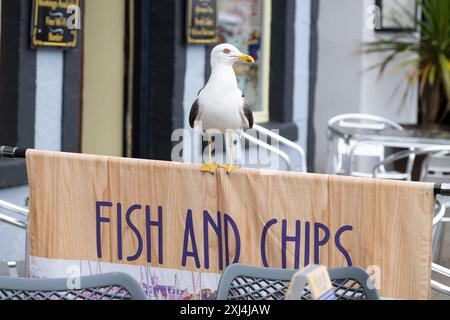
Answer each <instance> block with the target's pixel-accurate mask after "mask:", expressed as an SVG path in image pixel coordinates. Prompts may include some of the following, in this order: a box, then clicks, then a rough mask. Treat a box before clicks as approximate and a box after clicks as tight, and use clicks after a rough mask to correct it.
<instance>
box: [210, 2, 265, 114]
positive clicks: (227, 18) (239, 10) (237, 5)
mask: <svg viewBox="0 0 450 320" xmlns="http://www.w3.org/2000/svg"><path fill="white" fill-rule="evenodd" d="M271 5H272V4H271V1H266V0H228V1H221V2H220V9H219V10H220V12H219V27H220V39H219V42H221V43H223V42H228V43H231V44H233V45H235V46H236V47H238V48H239V49H240V50H241V51H242V52H243V53H249V54H250V55H252V56H253V58H255V64H253V65H248V64H244V63H238V64H236V65H235V71H236V75H237V78H238V83H239V87H240V88H241V90H242V91H243V93H244V95H245V97H246V99H247V101H248V102H249V103H250V104H251V105H252V106H253V113H254V117H255V121H256V122H268V121H269V64H270V25H271Z"/></svg>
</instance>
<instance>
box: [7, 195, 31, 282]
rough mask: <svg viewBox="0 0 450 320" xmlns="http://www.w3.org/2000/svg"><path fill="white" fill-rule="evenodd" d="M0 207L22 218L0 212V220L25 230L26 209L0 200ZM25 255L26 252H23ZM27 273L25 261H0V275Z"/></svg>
mask: <svg viewBox="0 0 450 320" xmlns="http://www.w3.org/2000/svg"><path fill="white" fill-rule="evenodd" d="M0 208H1V209H4V210H6V211H9V212H14V213H16V214H19V215H21V216H22V217H24V219H17V218H13V217H10V216H9V215H6V214H3V213H0V222H2V223H6V224H8V225H11V226H13V227H15V228H17V229H20V231H22V232H23V231H25V232H27V228H28V209H26V208H22V207H19V206H17V205H15V204H12V203H9V202H6V201H3V200H0ZM25 256H26V253H25ZM26 274H27V268H26V262H25V261H23V260H21V261H0V276H10V277H25V276H26Z"/></svg>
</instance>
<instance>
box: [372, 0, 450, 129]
mask: <svg viewBox="0 0 450 320" xmlns="http://www.w3.org/2000/svg"><path fill="white" fill-rule="evenodd" d="M418 8H419V12H421V18H419V17H417V16H416V14H412V13H411V12H408V11H407V10H406V9H405V8H400V9H401V10H403V11H404V12H405V14H404V17H405V18H406V20H408V21H405V22H403V23H402V22H400V21H399V20H398V19H396V18H395V17H392V18H391V19H392V22H393V23H394V24H395V25H396V26H397V27H398V28H401V29H404V28H405V27H404V26H405V24H407V25H411V23H412V24H413V25H416V26H418V29H419V30H420V32H417V31H415V30H411V31H407V32H405V33H401V34H396V35H394V36H391V37H390V38H389V39H380V40H376V41H372V42H367V43H364V45H363V48H364V49H363V52H365V53H385V54H386V57H385V58H384V59H383V60H382V61H381V62H380V63H379V64H377V65H376V66H374V67H376V68H379V71H380V75H381V74H383V73H385V71H386V69H387V68H388V66H391V65H392V64H394V61H397V64H395V65H394V66H393V68H392V71H393V72H397V71H399V70H404V69H407V72H406V74H407V76H406V81H407V83H408V86H407V88H408V89H407V92H408V91H410V89H411V88H412V87H413V86H414V85H415V84H416V83H417V81H418V83H419V105H420V106H419V111H420V114H421V117H420V118H421V121H422V124H423V125H424V126H430V125H436V124H439V123H440V122H441V121H442V119H444V118H445V117H446V116H447V114H448V113H449V112H450V103H449V101H450V1H448V0H422V1H420V0H419V1H418ZM405 56H407V57H409V58H407V59H406V60H405V58H404V57H405ZM401 58H403V61H402V59H401ZM407 92H406V93H405V97H406V95H407ZM443 100H446V102H447V103H446V104H445V103H444V101H443ZM442 105H444V107H441V106H442Z"/></svg>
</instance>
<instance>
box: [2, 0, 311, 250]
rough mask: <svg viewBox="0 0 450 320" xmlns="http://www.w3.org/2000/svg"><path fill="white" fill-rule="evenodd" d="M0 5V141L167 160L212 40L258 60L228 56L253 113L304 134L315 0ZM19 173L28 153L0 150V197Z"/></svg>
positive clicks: (72, 0)
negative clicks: (72, 20)
mask: <svg viewBox="0 0 450 320" xmlns="http://www.w3.org/2000/svg"><path fill="white" fill-rule="evenodd" d="M71 6H76V7H79V8H80V10H79V12H78V11H76V12H75V13H76V14H79V16H78V15H77V16H76V18H77V19H78V18H79V19H80V26H79V28H76V29H75V30H72V29H69V30H66V28H65V27H63V28H59V29H61V30H56V31H55V29H54V28H55V27H57V26H58V25H57V23H58V21H59V20H58V19H62V18H64V17H65V18H67V19H69V17H70V16H73V14H74V12H73V11H70V13H69V11H68V10H66V9H68V8H69V7H71ZM0 7H1V14H0V16H1V21H0V26H1V28H0V37H1V38H0V39H1V47H0V50H1V55H0V76H1V78H0V97H1V100H0V143H1V144H5V145H14V146H19V147H22V148H38V149H44V150H54V151H67V152H83V153H92V154H101V155H113V156H132V157H137V158H149V159H162V160H170V156H171V149H172V145H173V142H171V135H172V132H173V130H175V129H178V128H187V127H188V121H187V117H188V114H189V110H190V107H191V105H192V102H193V101H194V100H195V98H196V96H197V93H198V91H199V90H200V89H201V88H202V87H203V85H204V84H205V82H206V81H207V79H208V76H209V73H210V66H209V52H210V50H211V49H212V48H213V47H214V45H215V44H216V43H219V42H230V43H232V44H235V45H236V46H237V47H238V48H239V49H240V50H241V51H243V52H247V53H249V54H251V55H252V56H253V57H254V58H255V61H256V63H255V64H254V65H251V66H248V65H237V66H236V68H235V70H236V74H237V77H238V81H239V86H240V87H241V89H242V90H243V91H244V93H245V95H246V97H247V99H248V100H249V101H250V102H251V104H252V105H253V106H254V113H255V119H256V121H257V122H258V123H260V124H263V125H264V126H267V127H269V128H276V129H280V133H281V134H282V135H284V136H285V137H287V138H289V139H291V140H293V141H298V142H299V143H300V144H301V145H302V146H303V147H304V148H305V149H307V148H308V146H309V143H308V142H309V140H311V139H312V137H311V135H309V134H308V133H310V132H312V130H311V128H310V123H311V121H308V119H309V118H310V116H311V114H312V110H313V105H314V99H313V97H314V94H313V92H314V83H315V79H314V77H315V69H316V67H315V50H316V49H315V47H314V46H315V43H316V40H315V38H316V35H317V34H316V31H315V30H316V18H317V11H318V1H312V0H297V1H294V0H288V1H285V0H151V1H149V0H51V1H50V0H46V1H42V0H0ZM66 14H67V16H66ZM55 17H56V18H55ZM65 18H64V19H65ZM51 27H53V29H52V28H51ZM33 28H34V29H33ZM195 28H197V29H196V30H197V31H196V32H197V33H195V32H192V30H193V29H195ZM203 29H205V30H207V29H209V30H212V33H211V32H210V31H204V30H203ZM30 30H37V31H36V32H35V33H33V32H31V34H30ZM199 30H200V31H199ZM202 30H203V31H202ZM41 31H42V32H43V33H41ZM59 32H61V34H60V35H59V34H58V33H59ZM208 32H209V33H208ZM202 34H203V36H202ZM33 35H34V36H36V35H37V36H38V37H41V36H44V35H46V36H47V37H48V39H47V41H43V40H42V39H40V41H37V42H36V41H34V42H33ZM205 35H206V36H205ZM66 36H67V37H69V38H67V37H66ZM38 40H39V39H38ZM63 43H65V44H67V45H63ZM187 160H189V159H187ZM26 184H27V178H26V171H25V164H24V162H23V161H7V162H6V161H0V189H1V190H0V199H5V200H9V201H13V202H15V203H17V204H19V205H24V204H25V199H26V197H27V192H28V190H27V188H26V187H24V186H25V185H26ZM0 250H1V248H0Z"/></svg>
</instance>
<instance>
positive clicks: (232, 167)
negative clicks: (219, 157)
mask: <svg viewBox="0 0 450 320" xmlns="http://www.w3.org/2000/svg"><path fill="white" fill-rule="evenodd" d="M219 167H221V168H223V169H225V170H227V173H228V174H229V173H231V172H232V171H235V170H239V169H241V167H240V166H234V165H232V164H224V165H221V166H219Z"/></svg>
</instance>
